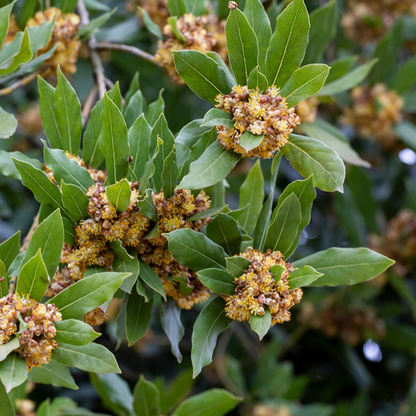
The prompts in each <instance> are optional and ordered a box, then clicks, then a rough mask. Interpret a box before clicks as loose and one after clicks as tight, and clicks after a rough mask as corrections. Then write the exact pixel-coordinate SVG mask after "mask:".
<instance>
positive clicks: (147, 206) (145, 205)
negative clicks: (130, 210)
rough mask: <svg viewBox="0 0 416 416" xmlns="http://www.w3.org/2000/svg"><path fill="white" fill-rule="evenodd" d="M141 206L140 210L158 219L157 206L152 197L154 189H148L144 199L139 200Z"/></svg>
mask: <svg viewBox="0 0 416 416" xmlns="http://www.w3.org/2000/svg"><path fill="white" fill-rule="evenodd" d="M137 205H138V206H139V208H140V211H141V212H142V213H143V214H144V215H145V216H146V217H147V218H149V219H151V220H152V221H155V222H156V221H157V212H156V207H155V204H154V202H153V198H152V190H151V189H146V196H145V197H144V199H143V200H142V201H139V202H138V204H137Z"/></svg>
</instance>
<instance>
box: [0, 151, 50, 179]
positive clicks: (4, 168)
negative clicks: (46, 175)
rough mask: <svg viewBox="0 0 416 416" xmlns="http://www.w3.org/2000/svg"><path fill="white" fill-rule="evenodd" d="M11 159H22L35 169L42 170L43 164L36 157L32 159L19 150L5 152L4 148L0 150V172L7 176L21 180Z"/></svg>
mask: <svg viewBox="0 0 416 416" xmlns="http://www.w3.org/2000/svg"><path fill="white" fill-rule="evenodd" d="M13 159H17V160H22V161H24V162H27V163H30V164H31V165H33V166H34V167H36V168H37V169H40V170H42V168H43V165H42V163H41V162H40V161H39V160H37V159H32V158H30V157H27V156H26V155H24V154H23V153H20V152H6V151H5V150H0V173H1V174H2V175H4V176H8V177H9V178H13V179H17V180H19V181H20V180H21V179H22V177H21V176H20V172H19V171H18V170H17V169H16V166H15V164H14V163H13Z"/></svg>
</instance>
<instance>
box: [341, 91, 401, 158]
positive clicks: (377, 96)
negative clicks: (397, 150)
mask: <svg viewBox="0 0 416 416" xmlns="http://www.w3.org/2000/svg"><path fill="white" fill-rule="evenodd" d="M351 99H352V106H351V108H346V109H345V110H344V115H343V117H342V119H341V122H342V123H344V124H348V125H351V126H354V128H355V129H356V130H357V131H358V133H359V134H360V135H361V136H362V137H365V138H375V139H376V140H377V141H378V142H379V143H380V145H381V146H382V147H383V149H385V150H391V149H393V148H394V147H395V146H396V145H397V136H396V134H395V132H394V130H393V127H394V125H395V124H396V123H398V122H399V121H401V120H402V112H401V111H402V108H403V104H404V103H403V99H402V98H401V97H400V96H399V95H398V94H397V93H396V92H395V91H393V90H388V89H387V87H386V86H385V85H384V84H376V85H374V87H372V88H370V87H368V86H360V87H356V88H354V89H353V90H352V91H351Z"/></svg>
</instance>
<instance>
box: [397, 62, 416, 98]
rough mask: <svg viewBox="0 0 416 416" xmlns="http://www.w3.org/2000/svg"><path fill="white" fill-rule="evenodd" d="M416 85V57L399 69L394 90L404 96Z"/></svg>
mask: <svg viewBox="0 0 416 416" xmlns="http://www.w3.org/2000/svg"><path fill="white" fill-rule="evenodd" d="M415 84H416V56H413V57H412V58H410V59H408V60H407V61H406V62H404V63H403V65H402V66H401V67H400V68H399V70H398V72H397V75H396V79H395V82H394V84H393V88H394V89H395V90H396V91H397V92H398V93H399V94H402V93H404V92H406V91H409V90H411V89H412V87H413V86H414V85H415Z"/></svg>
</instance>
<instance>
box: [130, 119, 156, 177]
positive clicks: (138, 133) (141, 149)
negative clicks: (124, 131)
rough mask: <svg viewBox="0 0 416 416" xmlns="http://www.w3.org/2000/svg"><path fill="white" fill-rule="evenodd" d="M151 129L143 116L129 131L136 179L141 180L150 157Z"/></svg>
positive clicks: (132, 166)
mask: <svg viewBox="0 0 416 416" xmlns="http://www.w3.org/2000/svg"><path fill="white" fill-rule="evenodd" d="M151 131H152V129H151V127H150V125H149V124H148V123H147V121H146V118H145V117H144V115H143V114H142V115H141V116H140V117H139V118H138V119H137V120H136V121H135V122H134V124H133V125H132V126H131V127H130V129H129V131H128V138H129V147H130V154H131V156H132V157H133V163H132V165H131V169H132V170H133V172H134V174H135V175H136V178H141V177H142V175H143V173H144V166H145V164H146V162H147V160H148V156H149V137H150V134H151Z"/></svg>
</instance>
